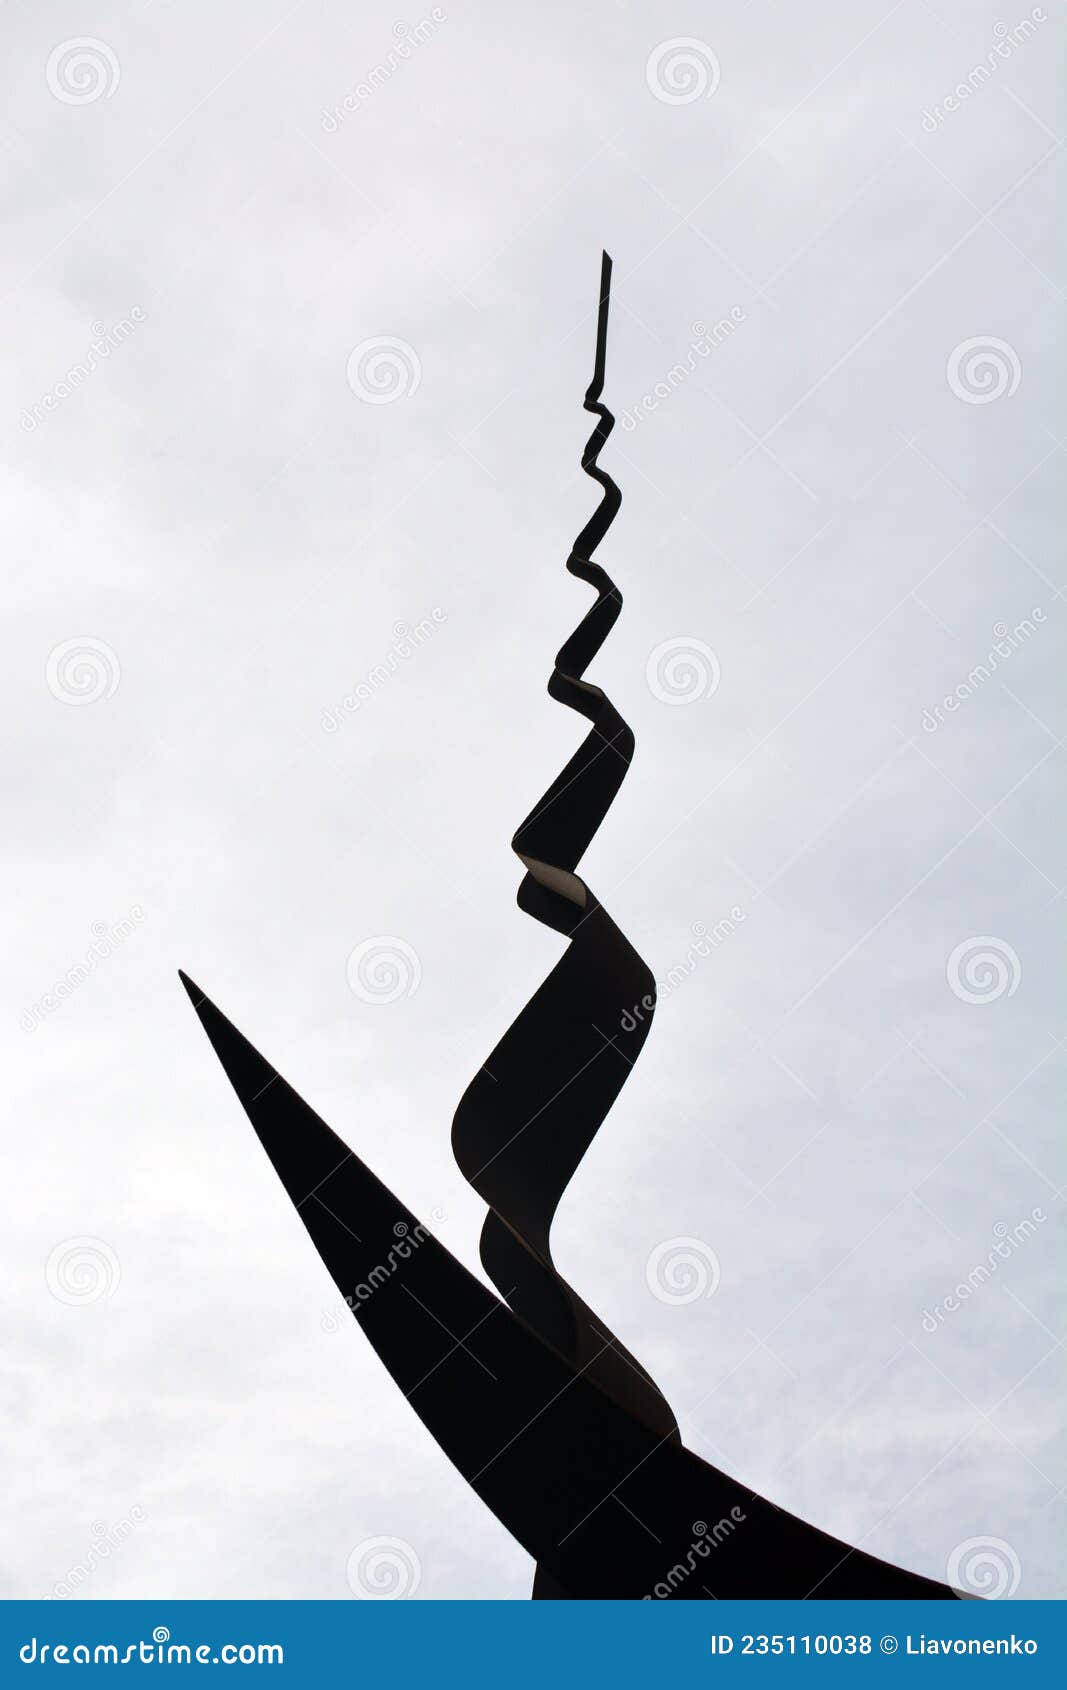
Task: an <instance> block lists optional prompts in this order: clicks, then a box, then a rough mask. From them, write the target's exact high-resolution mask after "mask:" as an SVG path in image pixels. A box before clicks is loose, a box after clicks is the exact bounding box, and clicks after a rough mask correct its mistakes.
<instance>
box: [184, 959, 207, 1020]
mask: <svg viewBox="0 0 1067 1690" xmlns="http://www.w3.org/2000/svg"><path fill="white" fill-rule="evenodd" d="M178 979H179V980H180V981H181V983H182V985H183V986H184V987H185V989H186V991H187V992H188V994H189V1002H190V1003H191V1004H192V1006H193V1008H194V1009H196V1010H199V1008H200V1005H201V1004H202V1003H206V1002H207V999H206V998H205V996H204V994H203V992H202V991H201V990H200V987H199V986H198V985H197V983H196V981H195V980H190V978H189V976H188V974H186V972H185V970H184V968H179V970H178Z"/></svg>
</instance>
